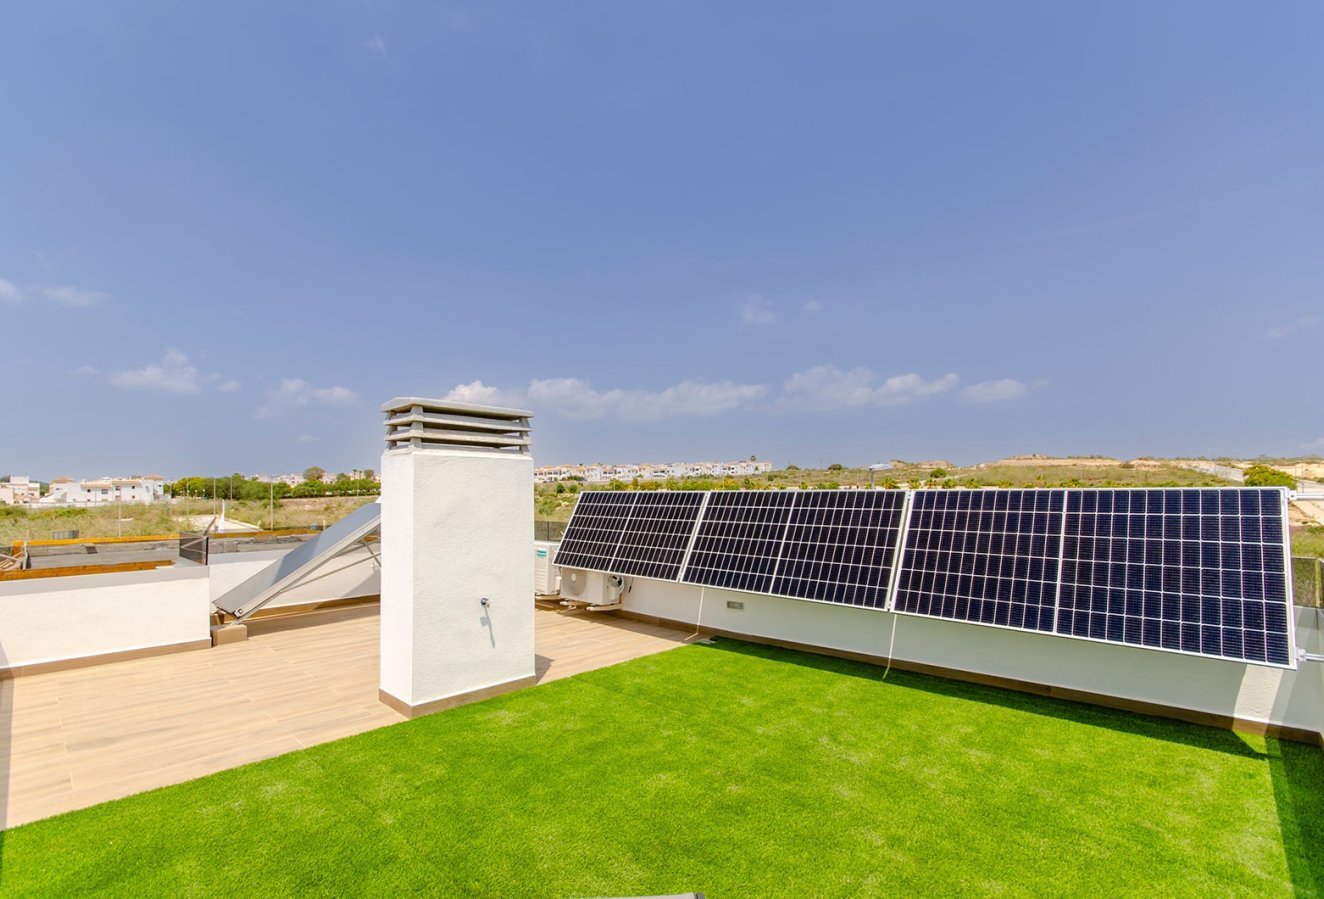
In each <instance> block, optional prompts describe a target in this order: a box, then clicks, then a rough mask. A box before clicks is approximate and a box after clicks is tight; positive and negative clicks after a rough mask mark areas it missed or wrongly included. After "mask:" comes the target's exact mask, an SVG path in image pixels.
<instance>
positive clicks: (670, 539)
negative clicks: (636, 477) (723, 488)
mask: <svg viewBox="0 0 1324 899" xmlns="http://www.w3.org/2000/svg"><path fill="white" fill-rule="evenodd" d="M638 496H639V498H638V499H637V500H636V501H635V504H634V507H633V509H631V512H630V518H629V520H628V521H627V522H626V524H625V530H624V532H623V533H622V534H621V540H620V545H619V546H618V547H617V549H616V555H615V557H614V558H613V559H612V562H611V571H612V572H613V573H615V574H627V575H636V576H638V577H651V578H658V579H660V580H664V581H674V580H675V579H676V577H677V575H679V574H680V565H681V562H683V561H684V559H685V550H686V549H688V548H689V545H690V535H691V534H692V533H693V532H694V522H695V519H696V518H697V517H698V515H699V507H700V506H701V505H702V504H703V497H704V494H703V493H701V492H699V491H696V490H659V491H653V492H649V493H640V494H638Z"/></svg>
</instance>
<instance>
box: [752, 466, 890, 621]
mask: <svg viewBox="0 0 1324 899" xmlns="http://www.w3.org/2000/svg"><path fill="white" fill-rule="evenodd" d="M905 501H906V494H905V491H903V490H806V491H801V492H800V494H799V496H798V497H797V499H796V502H795V505H794V507H793V508H792V509H791V514H790V518H789V520H788V522H787V527H786V537H785V539H784V540H783V541H782V551H781V561H780V563H779V564H778V566H777V574H776V577H775V578H774V579H773V584H772V588H771V590H770V591H769V592H771V593H773V594H776V595H778V596H792V597H795V598H797V599H814V600H818V601H820V602H830V603H838V604H841V605H849V606H865V607H868V608H872V609H881V608H884V607H885V606H886V605H887V590H888V586H889V582H890V581H891V578H892V563H893V561H894V558H895V555H896V544H897V534H898V532H899V531H900V529H901V513H902V509H903V508H904V506H905Z"/></svg>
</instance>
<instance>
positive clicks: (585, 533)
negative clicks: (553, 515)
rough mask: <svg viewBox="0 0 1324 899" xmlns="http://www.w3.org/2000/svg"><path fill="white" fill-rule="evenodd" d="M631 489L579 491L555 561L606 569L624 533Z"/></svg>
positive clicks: (632, 496)
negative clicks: (577, 499)
mask: <svg viewBox="0 0 1324 899" xmlns="http://www.w3.org/2000/svg"><path fill="white" fill-rule="evenodd" d="M639 495H640V494H638V493H636V492H634V491H624V490H622V491H612V492H592V493H581V494H580V495H579V501H578V502H577V503H576V504H575V511H574V514H572V515H571V516H570V523H569V524H567V525H566V529H565V534H564V536H562V538H561V545H560V547H559V548H558V549H557V552H556V562H555V564H556V565H558V566H561V567H564V568H589V569H592V570H594V571H610V570H611V560H612V559H613V558H614V557H615V555H616V547H617V546H619V545H620V542H621V537H622V536H623V535H624V534H625V523H626V522H627V521H629V519H630V511H631V510H632V509H633V508H634V503H635V499H636V497H638V496H639Z"/></svg>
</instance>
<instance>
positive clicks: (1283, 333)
mask: <svg viewBox="0 0 1324 899" xmlns="http://www.w3.org/2000/svg"><path fill="white" fill-rule="evenodd" d="M1320 322H1324V315H1303V316H1301V317H1300V318H1298V319H1297V320H1296V321H1293V322H1288V323H1287V324H1285V325H1279V326H1278V327H1276V328H1270V329H1269V330H1267V331H1265V332H1264V336H1265V337H1267V338H1269V339H1270V340H1277V339H1278V338H1280V337H1290V336H1291V335H1293V334H1296V333H1297V332H1299V331H1304V330H1306V329H1307V328H1313V327H1315V325H1318V324H1319V323H1320Z"/></svg>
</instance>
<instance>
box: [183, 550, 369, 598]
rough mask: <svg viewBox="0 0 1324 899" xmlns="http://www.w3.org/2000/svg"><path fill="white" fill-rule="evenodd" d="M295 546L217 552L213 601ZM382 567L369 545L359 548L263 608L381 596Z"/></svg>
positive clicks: (212, 564) (213, 559)
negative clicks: (254, 550) (256, 550)
mask: <svg viewBox="0 0 1324 899" xmlns="http://www.w3.org/2000/svg"><path fill="white" fill-rule="evenodd" d="M293 548H294V547H289V548H286V549H273V550H261V551H259V552H236V553H217V554H215V555H213V556H211V557H210V559H209V560H208V562H209V566H208V567H209V568H210V569H211V584H210V598H211V599H213V600H214V599H216V598H217V597H218V596H220V595H221V594H222V593H224V592H225V591H227V590H229V589H230V588H231V587H234V586H237V585H238V584H241V583H243V582H244V581H245V580H247V579H248V578H249V577H251V576H252V575H254V574H256V573H257V572H259V571H261V570H262V569H263V568H265V567H267V566H268V565H270V564H271V563H272V562H274V561H276V560H277V559H279V558H280V557H281V556H283V555H285V554H286V553H288V552H289V551H290V550H291V549H293ZM381 591H382V586H381V568H380V566H379V565H378V564H377V560H376V559H375V558H374V557H373V555H372V551H370V550H369V549H368V547H366V546H356V547H354V548H353V549H350V550H347V551H346V552H344V553H342V554H341V555H339V556H336V557H335V558H334V559H330V560H328V561H327V562H326V563H325V564H324V565H321V566H319V567H318V568H317V569H316V570H314V571H313V572H312V573H310V574H309V575H308V576H307V577H305V578H304V579H303V580H301V581H300V582H299V583H298V584H296V585H295V586H293V587H291V588H289V589H288V590H286V591H284V592H283V593H281V594H280V595H279V596H277V597H276V598H275V599H273V600H272V601H271V602H269V603H267V604H266V605H265V606H263V607H262V608H264V609H279V608H282V607H284V606H298V605H305V604H308V603H317V602H327V601H329V600H334V599H354V598H357V597H360V596H376V595H377V594H378V593H381Z"/></svg>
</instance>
